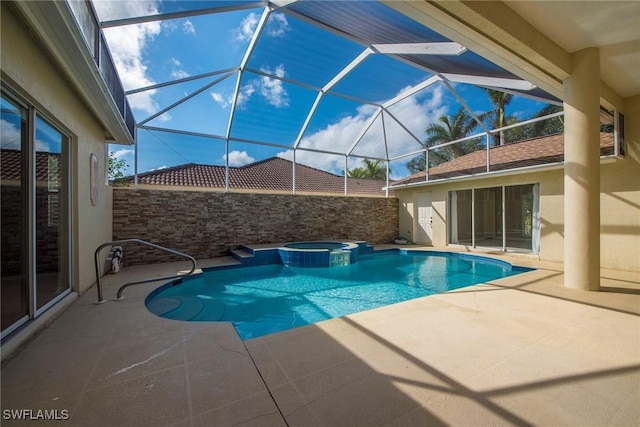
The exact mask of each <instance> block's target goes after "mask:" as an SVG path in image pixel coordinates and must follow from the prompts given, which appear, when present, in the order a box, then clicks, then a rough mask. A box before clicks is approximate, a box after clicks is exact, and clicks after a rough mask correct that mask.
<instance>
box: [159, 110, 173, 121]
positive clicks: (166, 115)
mask: <svg viewBox="0 0 640 427" xmlns="http://www.w3.org/2000/svg"><path fill="white" fill-rule="evenodd" d="M157 120H160V121H161V122H162V123H166V122H168V121H170V120H171V114H169V113H168V112H164V113H162V114H160V115H159V116H158V117H157Z"/></svg>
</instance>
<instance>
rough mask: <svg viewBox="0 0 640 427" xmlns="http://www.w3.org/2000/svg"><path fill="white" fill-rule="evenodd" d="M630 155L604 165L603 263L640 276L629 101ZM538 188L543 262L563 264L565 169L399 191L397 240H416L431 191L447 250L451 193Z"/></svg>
mask: <svg viewBox="0 0 640 427" xmlns="http://www.w3.org/2000/svg"><path fill="white" fill-rule="evenodd" d="M625 113H626V114H625V117H626V149H627V153H626V156H625V157H624V158H623V159H618V160H616V161H604V162H602V163H601V165H600V218H601V221H600V246H601V251H600V259H601V267H602V268H611V269H616V270H626V271H640V256H638V254H640V96H634V97H631V98H627V99H625ZM533 183H539V184H540V218H541V221H540V222H541V230H540V254H539V256H540V259H541V260H543V261H551V262H563V259H564V237H563V232H564V171H563V170H562V169H554V170H546V171H541V172H532V173H521V174H517V175H507V176H501V177H485V178H482V177H477V178H474V179H468V180H464V181H455V182H449V183H439V184H432V185H426V186H422V187H413V188H410V189H396V190H395V194H396V197H398V199H399V209H400V212H399V213H398V217H399V221H400V222H399V234H400V235H401V236H403V237H406V238H409V239H410V240H414V233H415V231H414V230H415V223H416V221H417V211H416V207H415V200H416V195H417V193H419V192H425V191H430V192H431V200H432V210H433V239H432V240H433V245H434V247H439V248H444V247H446V246H447V244H448V236H447V232H448V228H447V215H448V206H447V201H448V199H447V198H448V192H449V191H453V190H464V189H472V188H483V187H494V186H502V185H521V184H533Z"/></svg>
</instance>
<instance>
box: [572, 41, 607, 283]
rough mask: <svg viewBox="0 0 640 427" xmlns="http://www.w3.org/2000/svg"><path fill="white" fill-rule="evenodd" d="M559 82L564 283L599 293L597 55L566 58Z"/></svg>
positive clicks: (583, 52)
mask: <svg viewBox="0 0 640 427" xmlns="http://www.w3.org/2000/svg"><path fill="white" fill-rule="evenodd" d="M571 65H572V73H571V76H570V77H569V78H567V79H566V80H565V81H564V118H565V125H564V126H565V127H564V161H565V166H564V284H565V286H566V287H569V288H576V289H584V290H591V291H596V290H598V289H600V55H599V51H598V49H597V48H588V49H584V50H581V51H579V52H576V53H574V54H572V55H571Z"/></svg>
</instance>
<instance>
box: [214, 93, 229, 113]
mask: <svg viewBox="0 0 640 427" xmlns="http://www.w3.org/2000/svg"><path fill="white" fill-rule="evenodd" d="M209 94H210V95H211V98H213V100H214V101H215V102H217V103H218V104H220V106H221V107H222V108H223V109H225V108H227V107H228V106H229V104H230V103H231V99H229V98H228V97H225V96H224V95H223V94H221V93H220V92H213V91H211V92H209Z"/></svg>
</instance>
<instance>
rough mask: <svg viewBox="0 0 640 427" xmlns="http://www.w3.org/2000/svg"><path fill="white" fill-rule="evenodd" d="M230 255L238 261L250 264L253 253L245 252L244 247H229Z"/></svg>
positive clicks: (253, 256)
mask: <svg viewBox="0 0 640 427" xmlns="http://www.w3.org/2000/svg"><path fill="white" fill-rule="evenodd" d="M230 252H231V256H232V257H233V258H234V259H237V260H238V261H240V262H241V263H242V264H251V262H252V261H253V259H254V258H255V255H253V254H251V253H249V252H247V251H246V250H244V249H242V248H241V249H231V251H230Z"/></svg>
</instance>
